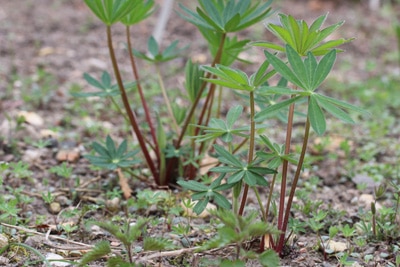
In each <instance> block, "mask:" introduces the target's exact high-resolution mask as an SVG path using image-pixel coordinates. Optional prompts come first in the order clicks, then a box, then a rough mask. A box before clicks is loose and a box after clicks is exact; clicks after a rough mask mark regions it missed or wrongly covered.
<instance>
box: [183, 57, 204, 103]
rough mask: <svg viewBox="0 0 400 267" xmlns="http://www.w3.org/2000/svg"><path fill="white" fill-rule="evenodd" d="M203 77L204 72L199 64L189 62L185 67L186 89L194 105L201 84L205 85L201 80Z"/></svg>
mask: <svg viewBox="0 0 400 267" xmlns="http://www.w3.org/2000/svg"><path fill="white" fill-rule="evenodd" d="M203 76H204V71H203V70H202V69H201V68H200V66H199V64H194V63H193V62H192V61H191V60H188V62H187V63H186V67H185V77H186V79H185V81H186V82H185V89H186V92H187V93H188V96H189V100H190V101H191V102H192V103H193V101H194V100H195V99H196V97H197V95H198V93H199V91H200V88H201V84H202V83H203V81H202V79H201V78H202V77H203Z"/></svg>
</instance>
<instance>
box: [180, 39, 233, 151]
mask: <svg viewBox="0 0 400 267" xmlns="http://www.w3.org/2000/svg"><path fill="white" fill-rule="evenodd" d="M225 39H226V33H223V34H222V38H221V43H220V46H219V48H218V52H217V54H216V55H215V59H214V61H213V63H212V64H211V66H212V67H214V66H215V64H217V63H219V62H220V61H221V58H222V52H223V48H224V43H225ZM206 77H207V76H206ZM208 77H209V75H208ZM206 85H207V82H203V84H202V85H201V87H200V90H199V92H198V94H197V96H196V99H195V100H194V102H193V105H192V107H191V108H190V111H189V114H188V115H187V117H186V119H185V122H184V124H183V126H182V131H181V134H180V135H179V138H178V140H177V142H176V148H179V147H180V146H181V143H182V140H183V137H184V136H185V133H186V130H187V128H188V126H189V124H190V121H191V120H192V117H193V114H194V112H195V111H196V108H197V105H198V103H199V101H200V99H201V96H202V94H203V92H204V89H205V88H206Z"/></svg>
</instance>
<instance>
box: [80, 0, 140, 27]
mask: <svg viewBox="0 0 400 267" xmlns="http://www.w3.org/2000/svg"><path fill="white" fill-rule="evenodd" d="M84 1H85V3H86V5H87V6H88V7H89V8H90V10H92V12H93V13H94V14H95V15H96V16H97V17H98V18H99V19H100V20H101V21H102V22H103V23H104V24H106V25H107V26H111V25H112V24H114V23H116V22H118V21H120V20H121V19H122V18H124V17H125V16H126V15H128V14H129V12H131V11H132V9H133V8H134V7H135V6H136V4H137V3H136V2H137V1H132V0H84Z"/></svg>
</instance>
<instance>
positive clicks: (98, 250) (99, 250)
mask: <svg viewBox="0 0 400 267" xmlns="http://www.w3.org/2000/svg"><path fill="white" fill-rule="evenodd" d="M109 253H111V248H110V243H109V242H108V241H100V242H98V243H97V244H96V245H95V246H94V248H93V249H92V250H91V251H89V252H87V253H86V254H85V255H83V257H82V259H81V260H80V261H79V263H78V265H77V266H78V267H83V266H86V264H88V263H89V262H92V261H96V260H99V259H101V258H102V257H104V256H106V255H107V254H109Z"/></svg>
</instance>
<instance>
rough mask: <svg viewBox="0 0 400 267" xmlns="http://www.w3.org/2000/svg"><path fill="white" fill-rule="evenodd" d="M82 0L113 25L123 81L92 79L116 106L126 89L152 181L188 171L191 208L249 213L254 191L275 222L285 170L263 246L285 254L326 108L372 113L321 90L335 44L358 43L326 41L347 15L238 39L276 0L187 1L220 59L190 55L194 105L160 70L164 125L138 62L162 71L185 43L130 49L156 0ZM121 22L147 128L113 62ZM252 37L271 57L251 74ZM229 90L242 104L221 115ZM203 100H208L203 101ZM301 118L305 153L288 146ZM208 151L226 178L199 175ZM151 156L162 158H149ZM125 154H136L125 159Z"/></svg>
mask: <svg viewBox="0 0 400 267" xmlns="http://www.w3.org/2000/svg"><path fill="white" fill-rule="evenodd" d="M85 3H86V4H87V5H88V7H89V8H90V9H91V10H92V11H93V13H94V14H95V15H96V16H97V17H98V18H99V19H100V20H101V21H102V22H103V23H104V24H105V25H106V34H107V38H108V39H107V40H108V47H109V52H110V53H109V54H110V58H111V62H112V66H113V70H114V76H115V78H116V80H117V85H116V86H112V85H111V82H110V78H109V77H110V75H109V74H103V76H102V79H101V81H97V82H96V80H95V79H94V78H93V77H91V76H90V75H88V74H86V75H85V78H86V80H88V82H89V83H90V84H92V85H95V86H96V87H97V88H99V89H101V90H102V91H103V92H102V96H106V97H110V98H111V99H112V102H113V103H115V104H117V101H115V99H114V98H115V96H116V95H120V97H121V98H122V103H123V106H124V110H125V112H124V114H126V117H127V120H128V122H129V123H130V125H131V126H132V129H133V132H134V133H135V135H136V137H137V140H138V143H139V147H140V150H141V152H142V154H143V156H144V158H145V162H146V164H147V166H148V168H149V170H150V173H151V175H152V177H153V178H154V181H155V182H156V183H157V184H158V185H168V184H169V183H170V182H173V181H174V180H176V179H178V178H183V179H180V180H179V181H178V184H179V185H181V186H182V187H184V188H186V189H189V190H192V191H195V193H194V194H193V196H192V198H193V200H196V201H197V204H196V205H195V206H194V210H195V212H197V213H200V212H202V211H203V210H204V209H205V208H206V205H207V203H208V202H210V201H214V202H215V203H216V204H217V205H219V206H220V208H221V209H232V211H233V213H235V214H237V215H238V216H244V213H245V208H246V202H247V197H248V193H249V190H250V189H251V190H252V191H254V193H255V196H256V197H257V200H258V203H259V214H260V217H261V220H262V221H264V222H265V223H268V222H269V220H268V216H269V215H270V211H271V206H272V203H273V201H272V195H273V192H274V191H275V188H274V186H275V183H276V181H277V180H278V179H277V178H278V177H281V179H280V192H279V207H278V212H277V223H276V225H274V226H275V228H274V229H277V230H278V231H275V230H271V231H267V233H266V234H265V238H262V242H261V244H260V246H261V250H264V249H265V248H272V249H274V250H275V251H276V252H277V253H278V254H281V255H282V253H283V248H284V245H285V241H286V230H287V226H288V222H289V219H290V211H291V206H292V202H293V198H294V194H295V190H296V187H297V184H298V181H299V179H300V177H301V171H302V168H303V164H304V160H305V157H306V151H307V146H308V140H309V137H310V132H311V129H312V130H313V131H314V132H315V133H316V134H318V135H322V134H324V133H325V131H326V128H327V123H326V117H325V113H328V114H330V115H332V116H333V117H336V118H338V119H340V120H342V121H344V122H346V123H354V120H353V118H352V116H351V114H349V113H348V112H349V111H350V112H359V113H365V112H364V111H363V110H362V109H360V108H358V107H356V106H353V105H351V104H348V103H346V102H343V101H340V100H337V99H334V98H332V97H329V96H327V95H324V94H323V93H322V92H321V90H320V87H321V85H322V83H323V81H324V80H325V79H326V78H327V76H328V74H329V73H330V71H331V70H332V68H333V65H334V63H335V60H336V56H337V54H338V52H342V50H339V49H337V48H336V47H337V46H339V45H342V44H344V43H346V42H349V41H351V39H337V40H330V41H327V42H324V40H325V39H326V38H327V37H328V36H329V35H330V34H332V33H333V32H334V31H335V30H337V29H338V28H339V27H340V26H341V25H342V24H343V22H339V23H336V24H333V25H330V26H328V27H326V28H322V25H323V23H324V22H325V20H326V17H327V16H326V15H323V16H321V17H319V18H317V19H316V20H315V21H314V22H313V23H312V24H311V25H308V24H307V23H306V22H305V21H303V20H296V19H295V18H293V17H292V16H287V15H284V14H280V15H279V16H280V23H279V25H275V24H267V26H266V27H267V29H268V30H269V31H271V32H272V33H273V34H274V35H275V36H276V37H278V38H279V39H280V40H281V41H282V42H283V44H278V43H272V42H266V41H257V42H250V41H249V40H239V39H238V37H237V36H236V35H234V34H233V33H236V32H238V31H241V30H243V29H246V28H248V27H249V26H251V25H253V24H255V23H259V22H261V21H263V20H264V19H266V18H267V17H268V16H269V15H270V14H271V8H270V5H271V1H267V2H262V1H251V0H240V1H236V0H198V7H197V8H196V10H195V11H193V10H191V9H189V8H188V7H186V6H184V5H180V9H181V12H180V13H179V15H180V17H181V18H183V19H184V20H186V21H188V22H190V23H192V24H193V25H195V26H196V27H197V28H198V30H199V31H200V32H201V33H202V35H203V36H204V38H205V40H206V41H207V43H208V47H209V51H210V53H211V55H212V57H213V60H212V61H211V62H210V63H209V64H207V65H204V66H199V65H198V64H195V63H193V62H191V61H190V60H189V61H188V62H187V64H186V68H185V77H186V82H185V89H186V93H187V101H188V103H190V106H189V107H179V106H177V105H175V104H174V103H171V102H170V100H169V98H168V95H167V91H166V90H165V88H164V85H163V83H162V78H161V75H160V74H159V75H158V76H159V77H160V78H159V81H160V88H161V94H162V95H163V97H164V100H165V101H166V106H167V108H168V111H167V112H166V113H167V117H169V120H170V121H171V125H172V127H171V128H170V129H165V127H164V125H163V124H162V120H161V117H162V116H163V114H156V113H153V112H152V110H151V109H150V108H149V104H148V101H149V100H148V99H146V98H145V95H144V93H143V90H144V89H143V84H142V80H141V78H140V76H139V75H140V74H139V72H138V69H137V67H136V63H135V62H136V60H137V58H140V59H144V60H147V61H148V62H150V63H154V64H155V67H156V69H157V73H160V69H159V66H160V64H162V63H163V62H165V61H168V60H170V59H172V58H175V57H177V56H178V55H179V53H180V52H181V51H182V50H183V48H177V44H178V43H177V42H173V43H172V44H171V45H170V46H168V47H167V48H166V49H165V50H164V51H160V47H159V45H158V44H157V42H156V41H155V39H154V38H152V37H150V38H149V41H148V50H149V53H143V52H139V50H138V49H133V48H132V43H131V36H130V26H132V25H134V24H137V23H138V22H140V21H142V20H144V19H145V18H147V17H148V16H149V15H151V13H152V11H153V1H152V0H147V1H130V0H85ZM118 22H121V23H123V24H124V25H125V26H126V36H127V50H128V54H129V59H130V64H131V65H132V72H133V77H134V80H135V82H134V89H135V90H136V91H137V93H138V94H139V96H140V105H141V108H143V110H144V114H145V116H144V118H143V120H144V122H145V123H146V125H147V127H146V128H143V127H141V125H142V124H141V122H142V121H141V118H138V116H137V114H136V113H135V112H134V110H133V109H132V107H131V106H132V105H133V103H130V102H129V98H128V93H130V92H127V90H126V89H127V84H130V85H132V83H124V81H123V79H122V75H121V72H120V70H119V63H118V62H117V60H116V56H115V50H114V47H113V40H112V34H111V27H112V26H113V25H114V24H116V23H118ZM249 44H250V46H253V47H256V48H253V49H260V48H261V49H264V54H265V60H264V62H263V63H262V64H261V65H260V67H259V68H258V70H257V71H256V72H255V73H253V74H252V75H248V74H247V73H246V72H244V71H242V70H239V69H235V68H232V67H231V65H232V64H233V63H234V62H235V61H236V60H238V59H239V55H240V52H242V51H243V50H244V49H247V48H249ZM277 77H278V79H276V78H277ZM276 80H278V82H277V83H276V84H274V83H273V81H276ZM228 88H229V89H232V90H234V91H235V92H236V93H237V95H239V96H241V98H242V103H241V105H235V106H233V107H231V109H230V110H229V112H228V113H227V115H226V118H225V119H223V118H221V117H220V116H221V111H220V107H221V103H222V101H223V99H222V97H221V96H222V94H221V93H220V92H221V90H225V89H228ZM116 89H118V90H119V91H117V90H116ZM218 92H219V93H218ZM82 95H83V96H84V95H85V94H81V96H82ZM200 101H201V102H202V105H200V104H199V103H200ZM244 107H245V108H244ZM243 110H249V113H248V114H246V116H247V121H249V122H250V123H242V124H241V125H238V126H236V125H235V124H239V123H238V122H240V121H241V118H243V116H244V115H243ZM179 114H180V115H179ZM182 114H183V115H184V116H182ZM298 114H300V115H298ZM273 117H278V118H280V119H283V121H285V122H286V130H284V129H282V131H283V132H286V137H285V142H284V143H283V144H279V143H276V142H275V141H273V140H272V138H270V137H268V135H267V134H268V128H267V127H266V126H265V124H264V123H265V121H266V120H269V119H271V118H273ZM284 117H286V118H284ZM295 120H299V121H300V122H302V123H303V124H304V126H303V127H302V129H303V131H304V134H303V140H302V146H301V151H300V155H297V156H296V155H293V154H292V153H291V151H292V150H291V147H292V132H293V128H294V121H295ZM243 121H244V120H243ZM154 122H155V123H154ZM167 131H170V132H167ZM189 137H190V138H189ZM110 140H111V139H108V140H107V142H106V146H105V147H103V146H101V145H99V144H97V143H95V145H94V148H95V150H96V151H97V152H98V153H99V154H101V156H100V157H89V159H90V158H91V159H96V160H100V159H104V160H105V159H110V157H109V155H111V154H110V152H109V151H108V150H107V149H108V148H112V150H113V151H114V153H115V152H116V149H115V147H114V145H113V144H112V146H111V141H110ZM121 147H122V148H121V149H120V148H118V149H117V150H118V151H120V150H121V152H123V153H125V150H126V143H125V142H124V143H123V144H121ZM122 150H123V151H122ZM151 152H153V153H151ZM206 153H210V154H211V155H214V156H215V157H216V158H218V160H219V164H218V166H215V167H213V168H211V169H210V172H209V173H208V174H207V175H206V176H212V175H213V173H217V174H219V176H218V178H216V179H215V180H213V181H212V182H211V183H208V184H207V183H202V182H198V181H196V178H198V172H197V171H198V168H199V166H200V165H201V159H202V157H203V156H204V155H205V154H206ZM152 154H154V155H155V156H151V155H152ZM127 155H131V154H129V153H128V154H127ZM111 160H112V162H113V163H115V161H113V159H111ZM125 160H126V162H130V161H129V159H128V158H125ZM289 164H293V165H295V166H296V171H295V173H294V174H293V178H292V179H291V180H289V178H288V176H289V175H290V173H289V171H288V170H289ZM124 167H126V166H124ZM203 180H212V179H203ZM288 185H290V188H289V189H288ZM260 187H267V188H269V194H268V196H266V200H267V201H266V203H267V204H265V205H264V204H263V200H262V198H263V197H264V196H261V195H260V194H259V191H258V189H259V188H260ZM226 190H232V191H233V194H232V200H231V201H229V200H228V199H227V198H226V196H225V194H224V193H223V191H226ZM287 196H288V200H287V202H286V201H285V199H286V197H287ZM271 229H272V228H271ZM263 233H265V232H263Z"/></svg>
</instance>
